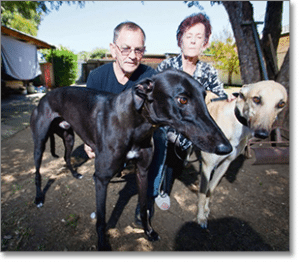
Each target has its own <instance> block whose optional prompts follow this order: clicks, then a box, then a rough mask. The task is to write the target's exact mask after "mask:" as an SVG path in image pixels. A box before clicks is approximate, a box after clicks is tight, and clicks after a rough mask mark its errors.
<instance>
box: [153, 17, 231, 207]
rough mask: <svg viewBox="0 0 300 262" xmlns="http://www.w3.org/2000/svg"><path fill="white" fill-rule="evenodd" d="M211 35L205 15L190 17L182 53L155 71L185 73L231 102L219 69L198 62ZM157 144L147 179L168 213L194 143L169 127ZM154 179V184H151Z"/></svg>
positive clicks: (181, 32)
mask: <svg viewBox="0 0 300 262" xmlns="http://www.w3.org/2000/svg"><path fill="white" fill-rule="evenodd" d="M210 35H211V24H210V21H209V18H208V17H207V16H206V15H204V14H202V13H197V14H193V15H190V16H188V17H187V18H185V19H184V20H183V21H182V22H181V23H180V25H179V27H178V29H177V34H176V38H177V44H178V46H179V48H180V50H181V53H180V55H178V56H176V57H173V58H167V59H166V60H164V61H162V62H161V64H159V65H158V67H157V69H156V71H157V72H161V71H164V70H166V69H168V68H176V69H179V70H182V71H184V72H186V73H188V74H190V75H191V76H192V77H193V78H194V79H196V80H197V81H198V82H199V83H200V84H201V85H202V86H203V87H204V88H205V90H208V91H212V92H213V93H215V94H217V95H218V96H219V97H223V98H224V99H227V100H228V101H231V100H233V99H234V96H233V95H227V94H226V93H225V91H224V88H223V84H222V83H221V82H220V81H219V79H218V72H217V70H216V69H215V68H214V67H213V66H211V65H209V64H207V63H205V62H202V61H200V60H199V55H200V54H201V53H202V52H203V51H204V50H205V49H206V48H207V47H208V45H209V37H210ZM154 143H155V154H154V159H153V162H152V165H151V167H150V171H149V176H148V177H149V190H150V192H154V196H156V197H155V201H156V203H157V204H158V206H159V207H160V208H161V209H163V210H167V209H169V207H170V199H169V195H170V191H171V184H172V183H173V178H174V177H176V176H178V175H180V174H181V172H182V169H183V167H184V159H185V158H186V156H187V149H188V148H189V147H190V146H191V145H192V143H191V142H190V141H189V140H188V139H186V138H185V137H183V136H182V135H181V134H178V133H177V132H176V131H175V130H174V129H172V128H170V127H164V128H159V130H158V131H156V132H155V134H154ZM175 143H176V145H175ZM174 147H175V151H176V152H177V153H176V154H175V153H174ZM178 155H179V156H180V158H179V157H178ZM152 179H154V181H151V180H152ZM157 194H158V195H157Z"/></svg>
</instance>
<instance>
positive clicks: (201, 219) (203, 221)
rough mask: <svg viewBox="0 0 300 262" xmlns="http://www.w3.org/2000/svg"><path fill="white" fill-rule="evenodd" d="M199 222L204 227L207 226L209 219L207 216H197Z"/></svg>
mask: <svg viewBox="0 0 300 262" xmlns="http://www.w3.org/2000/svg"><path fill="white" fill-rule="evenodd" d="M197 223H198V224H199V225H200V227H202V228H203V229H206V228H207V219H206V218H204V219H203V218H199V217H197Z"/></svg>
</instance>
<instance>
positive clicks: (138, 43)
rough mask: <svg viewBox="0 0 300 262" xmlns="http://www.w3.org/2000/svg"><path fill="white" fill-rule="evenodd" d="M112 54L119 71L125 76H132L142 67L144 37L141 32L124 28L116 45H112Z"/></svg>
mask: <svg viewBox="0 0 300 262" xmlns="http://www.w3.org/2000/svg"><path fill="white" fill-rule="evenodd" d="M111 53H112V56H113V58H115V59H116V65H117V66H118V67H119V69H121V70H122V71H123V72H124V73H125V74H132V73H133V72H134V71H135V70H136V69H137V68H138V66H139V65H140V63H141V60H142V57H143V54H144V36H143V33H142V32H141V30H136V31H132V30H128V29H126V28H123V29H122V30H121V31H120V34H119V37H118V38H117V40H116V43H114V44H112V45H111Z"/></svg>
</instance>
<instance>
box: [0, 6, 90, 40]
mask: <svg viewBox="0 0 300 262" xmlns="http://www.w3.org/2000/svg"><path fill="white" fill-rule="evenodd" d="M64 2H65V3H68V4H69V5H70V4H71V3H73V4H75V3H76V4H78V5H79V6H80V7H83V6H84V4H85V3H84V1H1V25H4V26H7V27H11V28H14V29H17V30H19V31H22V32H24V33H27V34H30V35H32V36H36V35H37V31H38V27H39V25H40V23H41V21H42V18H43V15H46V14H48V13H49V12H51V10H53V9H55V10H58V9H59V7H60V6H61V5H62V4H63V3H64Z"/></svg>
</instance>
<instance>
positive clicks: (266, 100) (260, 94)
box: [197, 81, 287, 228]
mask: <svg viewBox="0 0 300 262" xmlns="http://www.w3.org/2000/svg"><path fill="white" fill-rule="evenodd" d="M212 95H213V94H209V95H207V98H206V101H210V99H211V98H212ZM286 102H287V92H286V89H285V88H284V87H283V86H282V85H281V84H279V83H276V82H274V81H261V82H258V83H255V84H249V85H244V86H243V87H242V89H241V91H240V93H239V94H238V97H237V99H235V100H233V101H231V102H227V101H218V102H207V108H208V111H209V112H210V114H211V116H212V117H213V119H214V120H215V121H216V123H217V124H218V125H219V127H220V128H221V130H222V131H223V133H224V134H225V136H226V137H227V138H228V140H229V141H230V143H231V145H232V147H233V150H232V152H231V153H230V154H228V155H223V156H220V155H216V154H210V153H206V152H201V156H202V172H201V185H200V192H199V199H198V215H197V222H198V223H199V224H200V225H201V227H203V228H207V219H208V215H209V199H210V196H211V195H212V192H213V191H214V189H215V188H216V186H217V185H218V183H219V181H220V180H221V178H222V176H223V175H224V174H225V172H226V171H227V168H228V167H229V165H230V163H231V162H232V161H233V160H234V159H236V158H237V157H238V156H239V155H240V154H241V153H243V151H244V149H245V146H246V144H247V142H248V140H249V138H251V137H252V136H255V137H259V138H267V137H268V136H269V133H270V131H271V128H272V125H273V123H274V121H275V119H276V117H277V115H278V113H279V112H280V111H282V109H283V108H284V106H285V105H286ZM213 171H214V172H213ZM212 173H213V176H212Z"/></svg>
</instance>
